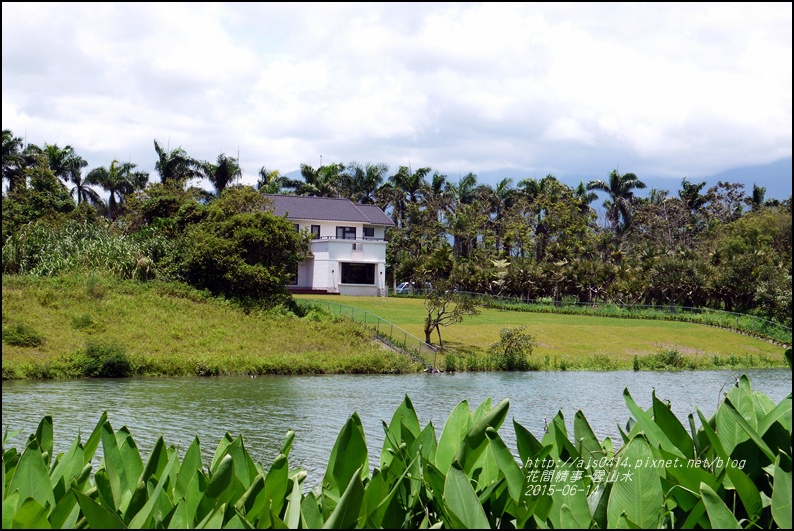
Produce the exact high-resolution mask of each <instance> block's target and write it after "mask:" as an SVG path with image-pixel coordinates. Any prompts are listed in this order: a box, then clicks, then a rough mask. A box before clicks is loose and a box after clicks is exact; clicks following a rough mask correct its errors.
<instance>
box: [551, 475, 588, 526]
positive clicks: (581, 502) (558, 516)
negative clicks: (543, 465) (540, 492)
mask: <svg viewBox="0 0 794 531" xmlns="http://www.w3.org/2000/svg"><path fill="white" fill-rule="evenodd" d="M577 471H579V472H581V471H582V470H581V469H580V468H578V467H577V466H575V465H574V464H573V463H570V462H569V463H566V462H564V461H560V462H557V463H556V464H555V466H554V469H553V472H554V475H553V479H552V480H551V481H550V482H549V487H551V488H553V489H554V492H553V493H552V494H551V499H552V501H553V503H554V505H553V507H552V508H551V511H550V512H549V520H551V522H552V524H553V525H554V527H555V528H562V527H568V528H571V527H572V528H575V529H588V528H589V527H590V524H591V521H592V515H591V514H590V506H589V505H588V503H587V495H586V494H585V485H584V481H583V480H582V479H581V478H580V479H577V480H575V481H571V479H572V478H573V474H574V473H575V472H577ZM562 507H567V512H566V515H565V516H566V518H567V517H568V516H570V517H571V518H572V519H573V521H572V522H571V521H568V522H567V523H563V521H562V518H563V513H562Z"/></svg>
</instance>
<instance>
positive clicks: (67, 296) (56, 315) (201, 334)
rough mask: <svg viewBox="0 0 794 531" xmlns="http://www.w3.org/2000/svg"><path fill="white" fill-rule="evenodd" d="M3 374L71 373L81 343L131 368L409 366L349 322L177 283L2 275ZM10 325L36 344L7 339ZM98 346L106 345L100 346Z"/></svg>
mask: <svg viewBox="0 0 794 531" xmlns="http://www.w3.org/2000/svg"><path fill="white" fill-rule="evenodd" d="M2 291H3V310H2V316H3V356H2V367H3V378H4V379H7V378H61V377H78V376H82V374H80V370H79V365H80V361H81V356H84V352H85V351H86V349H87V347H88V345H99V346H101V347H103V348H104V347H110V346H114V347H117V348H118V349H120V350H121V351H123V352H124V353H125V355H126V356H127V357H128V358H129V359H130V360H131V362H132V364H133V368H134V374H136V375H154V376H161V375H201V376H205V375H206V376H209V375H222V374H274V373H275V374H314V373H395V372H416V371H420V370H422V369H423V368H424V367H422V366H421V365H418V364H415V363H413V362H412V361H411V360H410V359H409V358H408V357H407V356H405V355H403V354H400V353H396V352H393V351H391V350H388V349H384V348H383V345H382V344H380V343H378V342H375V341H373V340H372V336H371V334H370V333H369V331H368V330H366V329H364V328H362V327H360V326H358V325H353V324H351V323H346V322H333V321H330V320H327V319H326V320H307V319H300V318H298V317H296V316H295V315H292V314H287V313H264V312H251V313H245V312H243V311H241V310H240V309H238V308H236V307H234V306H233V305H231V304H229V303H227V302H225V301H223V300H220V299H216V298H212V297H208V296H205V295H202V294H201V293H199V292H196V291H195V290H191V289H190V288H186V287H184V286H180V285H176V284H162V283H157V282H147V283H141V282H136V281H117V280H114V279H111V278H108V277H94V276H90V275H89V276H85V275H83V276H81V275H73V276H63V277H55V278H36V277H30V276H16V275H3V290H2ZM19 326H24V327H26V329H29V330H32V331H33V332H34V333H35V334H37V335H38V336H39V337H40V340H41V341H40V343H39V344H37V345H30V346H21V345H18V344H13V342H12V341H10V337H9V336H10V334H9V332H11V331H13V330H14V329H16V328H17V327H19ZM106 350H107V349H106Z"/></svg>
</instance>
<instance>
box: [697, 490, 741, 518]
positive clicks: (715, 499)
mask: <svg viewBox="0 0 794 531" xmlns="http://www.w3.org/2000/svg"><path fill="white" fill-rule="evenodd" d="M700 494H701V496H702V497H703V503H704V504H705V505H706V512H708V514H709V521H710V522H711V525H712V527H713V528H714V529H741V528H742V526H740V525H739V522H738V521H737V520H736V517H735V516H734V515H733V512H731V510H730V509H729V508H728V506H727V505H725V502H724V501H722V499H721V498H720V497H719V496H718V495H717V493H716V492H714V490H713V489H712V488H711V487H709V486H708V485H706V484H705V483H701V484H700Z"/></svg>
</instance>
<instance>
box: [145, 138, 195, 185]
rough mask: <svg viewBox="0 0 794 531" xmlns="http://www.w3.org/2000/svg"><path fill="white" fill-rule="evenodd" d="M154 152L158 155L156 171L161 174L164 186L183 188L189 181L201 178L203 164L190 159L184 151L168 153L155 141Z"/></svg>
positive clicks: (178, 149)
mask: <svg viewBox="0 0 794 531" xmlns="http://www.w3.org/2000/svg"><path fill="white" fill-rule="evenodd" d="M154 151H155V152H156V153H157V162H155V163H154V169H155V171H157V173H159V174H160V182H162V183H163V184H164V185H170V186H178V187H180V188H182V187H184V185H185V183H186V182H187V181H188V180H190V179H194V178H201V176H202V173H201V163H200V162H198V161H197V160H195V159H193V158H190V157H188V155H187V153H186V152H185V150H184V149H182V148H176V149H174V150H172V151H167V150H164V149H163V148H162V147H161V146H160V143H159V142H157V140H155V141H154Z"/></svg>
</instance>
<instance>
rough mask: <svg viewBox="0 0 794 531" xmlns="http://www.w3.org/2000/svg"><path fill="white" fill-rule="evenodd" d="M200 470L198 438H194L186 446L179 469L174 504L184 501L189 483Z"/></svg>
mask: <svg viewBox="0 0 794 531" xmlns="http://www.w3.org/2000/svg"><path fill="white" fill-rule="evenodd" d="M201 468H202V464H201V445H200V443H199V438H198V437H195V438H194V439H193V442H192V443H190V446H188V448H187V452H185V457H184V458H183V459H182V464H181V465H180V467H179V474H178V475H177V480H176V485H175V487H174V502H178V501H179V499H180V498H181V499H184V498H185V496H187V489H188V485H190V482H191V481H192V480H193V478H194V477H195V476H196V472H198V471H199V470H201Z"/></svg>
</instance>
